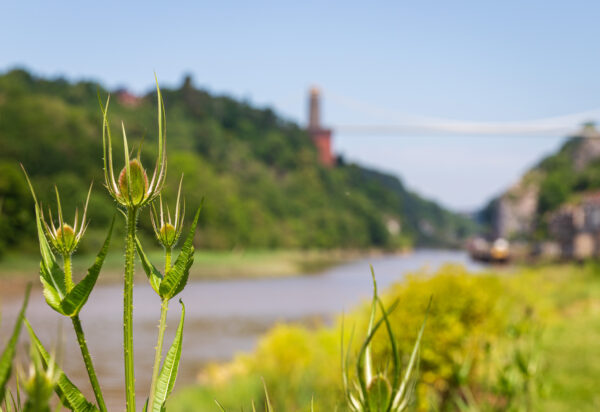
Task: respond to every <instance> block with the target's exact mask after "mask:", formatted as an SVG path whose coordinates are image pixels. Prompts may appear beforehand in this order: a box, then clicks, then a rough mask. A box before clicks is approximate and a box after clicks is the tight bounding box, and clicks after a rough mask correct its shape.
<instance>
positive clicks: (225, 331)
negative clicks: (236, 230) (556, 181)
mask: <svg viewBox="0 0 600 412" xmlns="http://www.w3.org/2000/svg"><path fill="white" fill-rule="evenodd" d="M448 262H450V263H459V264H463V265H465V266H466V267H467V268H469V269H472V270H477V269H479V268H481V266H480V265H478V264H476V263H474V262H472V261H471V260H470V259H469V258H468V256H467V255H466V254H465V253H464V252H461V251H444V250H417V251H415V252H414V253H411V254H407V255H389V256H379V257H371V258H368V259H360V260H357V261H354V262H352V263H348V264H343V265H340V266H337V267H334V268H331V269H329V270H326V271H324V272H322V273H320V274H312V275H306V276H294V277H285V278H264V279H252V280H244V279H231V280H218V281H217V280H195V281H192V282H190V283H189V284H188V286H187V287H186V289H185V291H183V292H182V293H181V296H180V297H181V298H182V299H183V301H184V303H185V305H186V320H185V329H184V344H183V355H182V360H181V367H180V371H179V377H178V380H177V385H178V386H179V387H182V386H184V385H186V384H190V383H193V382H194V381H195V380H196V377H197V374H198V372H199V371H200V370H201V368H202V366H203V365H205V364H206V363H207V362H211V361H221V360H227V359H230V358H231V357H232V356H233V355H234V354H235V353H236V352H239V351H248V350H251V349H252V348H253V346H254V345H255V344H256V341H257V339H258V338H259V336H260V335H261V334H263V333H264V332H265V331H267V330H268V329H269V328H270V327H272V326H273V325H274V324H275V323H277V322H308V321H310V322H313V321H314V320H320V321H324V322H329V321H331V320H332V319H333V317H334V316H335V315H336V314H339V313H341V312H343V311H344V310H349V309H351V308H353V307H354V306H355V305H357V304H358V303H359V302H360V301H361V300H362V299H368V298H369V296H370V293H371V291H372V285H371V275H370V271H369V263H371V264H372V265H373V267H374V269H375V274H376V276H377V281H378V284H379V287H380V288H381V289H383V288H385V287H386V286H388V285H389V284H391V283H393V282H396V281H399V280H401V279H402V278H403V276H404V275H406V274H407V273H409V272H412V271H416V270H419V269H427V270H435V269H436V268H438V267H439V266H440V265H442V264H444V263H448ZM0 297H1V298H2V320H3V322H2V336H3V338H2V339H1V341H2V342H5V341H6V338H5V336H6V335H7V334H8V333H9V330H10V329H9V324H12V322H13V321H14V318H15V316H16V313H17V312H18V309H19V305H20V303H21V299H22V296H18V294H17V295H15V294H14V293H10V294H7V293H2V291H0ZM122 305H123V303H122V286H121V285H120V284H99V285H97V286H96V288H95V289H94V291H93V292H92V295H91V296H90V298H89V301H88V303H87V304H86V306H85V307H84V309H83V311H82V312H81V319H82V323H83V327H84V330H85V333H86V337H87V340H88V344H89V348H90V351H91V353H92V356H93V357H94V363H95V365H96V368H97V372H98V375H99V380H100V382H101V385H102V387H103V388H104V391H105V396H106V397H107V404H108V405H107V406H108V409H109V410H122V409H124V395H123V390H122V388H123V360H122V345H123V341H122V339H123V338H122V326H121V325H122V315H123V312H122V310H123V309H122V307H123V306H122ZM180 313H181V312H180V306H179V304H178V303H177V300H176V299H174V300H172V301H171V305H170V310H169V316H168V321H169V329H168V331H167V337H166V342H165V346H167V348H168V346H169V345H170V342H171V340H172V337H173V334H174V331H175V329H176V327H177V322H178V321H179V316H180ZM159 314H160V300H159V299H158V297H157V296H156V294H155V293H154V291H153V290H152V289H151V288H150V286H149V285H148V284H147V283H141V282H138V284H136V286H135V290H134V346H135V356H136V358H135V367H136V372H137V374H136V384H137V389H138V391H139V402H140V403H142V400H144V399H145V398H146V396H147V390H148V389H147V388H148V387H149V381H150V374H151V369H152V362H153V357H154V347H155V344H156V334H157V331H158V329H157V325H158V318H159ZM27 317H28V319H29V320H30V322H31V324H32V326H33V328H34V330H35V331H36V332H37V334H38V336H39V337H40V338H41V339H42V341H43V342H44V343H45V344H46V345H47V347H51V346H52V345H56V344H57V342H62V343H61V345H62V350H61V351H60V352H62V354H63V355H62V358H61V359H60V364H61V365H62V366H63V368H64V370H65V372H66V373H67V376H69V377H70V378H71V380H73V381H74V382H75V383H76V384H77V385H78V386H79V387H80V388H81V389H82V390H83V391H84V392H86V393H88V394H90V398H91V399H93V396H91V389H90V388H89V384H88V383H87V375H86V373H85V368H84V367H83V362H82V361H81V356H80V353H79V347H78V345H77V343H76V340H75V335H74V333H73V332H72V327H71V325H70V324H69V323H70V322H68V321H65V319H63V318H61V316H60V315H58V314H57V313H55V312H54V311H53V310H52V309H50V308H49V307H48V306H47V305H46V302H45V301H44V298H43V296H42V294H41V290H40V289H34V290H33V292H32V296H31V301H30V304H29V308H28V310H27ZM25 334H26V333H25V332H24V335H25ZM61 335H62V336H63V338H62V339H57V336H61Z"/></svg>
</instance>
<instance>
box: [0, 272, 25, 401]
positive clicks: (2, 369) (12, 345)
mask: <svg viewBox="0 0 600 412" xmlns="http://www.w3.org/2000/svg"><path fill="white" fill-rule="evenodd" d="M30 292H31V284H28V285H27V289H26V290H25V299H24V300H23V305H22V306H21V311H20V312H19V316H18V317H17V320H16V321H15V326H14V328H13V332H12V335H11V337H10V339H9V341H8V343H7V344H6V347H5V348H4V351H3V352H2V356H0V402H2V400H3V399H4V395H5V389H6V383H7V382H8V379H9V378H10V373H11V370H12V363H13V359H14V357H15V353H16V348H17V342H18V341H19V335H20V334H21V328H22V326H23V320H24V319H25V309H27V304H28V303H29V293H30Z"/></svg>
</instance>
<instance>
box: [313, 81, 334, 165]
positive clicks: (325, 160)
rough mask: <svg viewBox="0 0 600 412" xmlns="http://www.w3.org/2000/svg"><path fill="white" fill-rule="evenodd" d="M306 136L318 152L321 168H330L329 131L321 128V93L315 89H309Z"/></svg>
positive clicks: (332, 163)
mask: <svg viewBox="0 0 600 412" xmlns="http://www.w3.org/2000/svg"><path fill="white" fill-rule="evenodd" d="M308 116H309V117H308V134H309V136H310V138H311V140H312V141H313V143H314V145H315V146H316V148H317V151H318V152H319V161H320V162H321V164H322V165H323V166H326V167H332V166H333V165H334V164H335V159H334V157H333V153H332V150H331V134H332V132H331V129H325V128H323V127H322V126H321V92H320V91H319V89H318V88H317V87H313V88H311V89H310V96H309V103H308Z"/></svg>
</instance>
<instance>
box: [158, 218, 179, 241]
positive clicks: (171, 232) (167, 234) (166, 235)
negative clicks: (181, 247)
mask: <svg viewBox="0 0 600 412" xmlns="http://www.w3.org/2000/svg"><path fill="white" fill-rule="evenodd" d="M160 238H161V239H162V241H163V242H164V243H165V244H174V243H175V239H176V238H177V231H176V230H175V226H173V225H172V224H170V223H165V225H164V226H163V227H161V228H160Z"/></svg>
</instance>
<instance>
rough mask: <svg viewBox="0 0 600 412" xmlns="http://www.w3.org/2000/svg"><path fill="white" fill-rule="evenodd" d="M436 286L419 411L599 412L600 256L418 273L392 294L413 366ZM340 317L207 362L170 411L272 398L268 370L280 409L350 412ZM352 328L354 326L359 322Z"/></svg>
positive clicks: (383, 355) (362, 320)
mask: <svg viewBox="0 0 600 412" xmlns="http://www.w3.org/2000/svg"><path fill="white" fill-rule="evenodd" d="M431 294H433V302H432V305H431V309H430V314H429V318H428V321H427V327H426V330H425V334H424V336H423V341H422V346H421V352H420V353H421V361H420V367H419V369H420V377H419V382H418V384H417V385H416V388H415V394H416V401H415V403H414V404H413V407H414V408H415V409H417V410H423V411H425V410H442V411H444V410H462V411H476V410H478V411H505V410H509V411H510V410H513V411H517V410H540V411H542V410H552V411H563V410H564V411H571V410H578V411H593V410H597V408H598V404H599V403H598V402H599V401H600V399H599V398H598V394H597V391H596V390H595V389H596V383H597V382H598V380H599V379H600V363H599V362H595V359H596V358H597V357H598V356H597V353H596V352H597V351H596V350H595V347H596V346H597V345H596V342H597V338H598V335H599V334H600V312H599V311H598V307H599V305H600V268H599V267H598V266H595V265H588V266H585V267H581V266H566V265H565V266H543V267H538V268H522V269H519V270H517V271H515V273H512V274H507V273H503V274H493V273H490V274H478V275H473V274H470V273H467V272H466V271H465V270H464V269H462V268H460V267H454V266H448V267H445V268H443V269H441V270H440V271H439V273H437V274H435V275H434V276H430V275H426V274H415V275H414V276H411V277H410V278H409V279H408V280H407V281H406V282H403V283H400V284H397V285H394V286H393V287H391V288H390V289H389V290H387V291H386V292H385V293H384V294H383V296H382V298H383V302H385V304H386V306H387V305H389V304H390V302H394V301H395V300H396V299H398V301H399V302H400V304H399V305H398V307H397V308H396V309H395V310H394V311H393V312H392V313H391V314H390V322H391V325H392V329H393V333H394V335H395V336H396V338H397V344H398V348H399V350H400V353H401V354H402V356H401V359H402V362H403V365H404V366H405V367H406V365H407V363H408V360H409V357H410V354H411V350H412V342H414V341H415V338H416V337H417V334H418V332H419V328H420V326H421V322H422V320H423V316H424V315H425V312H426V308H427V302H428V300H429V296H430V295H431ZM369 313H370V308H369V306H368V305H366V304H365V305H363V306H361V307H359V308H358V309H357V310H355V311H353V312H352V313H351V314H349V315H347V316H346V317H345V320H344V324H345V325H346V327H345V332H344V334H345V340H346V342H348V339H349V337H350V334H351V333H350V330H349V329H352V327H354V330H355V331H362V333H357V332H355V335H356V336H354V339H353V342H354V343H353V344H352V347H351V350H350V353H351V354H353V355H356V354H358V351H359V349H360V344H361V343H362V339H363V338H364V331H365V330H366V327H367V325H368V322H369ZM341 322H342V321H341V320H338V321H337V322H336V324H335V326H333V327H322V328H317V329H311V328H307V327H303V326H299V325H279V326H276V327H275V328H274V329H273V330H272V331H271V332H270V333H268V334H267V335H265V336H264V337H263V338H262V339H261V340H260V342H259V343H258V346H257V348H256V349H255V350H254V351H253V352H252V353H249V354H240V355H237V356H236V357H235V359H234V360H233V361H231V362H229V363H226V364H221V365H217V364H215V365H212V366H210V367H208V368H206V369H205V370H204V371H202V374H201V375H200V377H199V379H200V383H199V384H198V385H197V386H192V387H189V388H186V389H183V390H181V391H180V392H178V393H177V394H176V396H175V397H174V399H173V401H172V403H171V410H172V411H196V410H212V409H211V408H213V409H214V407H212V405H213V400H214V399H217V400H218V401H219V402H220V403H222V404H223V405H224V406H225V407H227V408H228V410H239V409H240V407H244V408H245V407H247V400H248V399H254V400H255V402H257V404H262V403H263V401H264V394H263V390H262V384H261V377H263V378H264V379H265V382H266V385H267V387H268V388H269V395H270V400H271V403H272V404H273V407H274V409H275V410H285V411H308V410H310V405H311V400H312V399H314V405H315V410H317V411H319V410H323V411H329V410H332V411H333V410H336V409H335V408H336V407H338V409H337V410H338V411H344V410H346V409H344V406H343V405H344V396H345V395H344V391H343V386H342V385H341V384H340V381H339V379H340V373H341V366H340V365H341V362H340V355H341V354H340V336H341ZM349 326H350V327H349ZM390 350H391V347H390V344H389V340H388V339H387V337H386V332H385V331H384V330H382V331H380V332H378V333H377V334H376V335H375V341H374V349H373V358H374V362H375V365H379V367H381V368H387V369H388V370H390V368H391V365H390V362H391V352H390Z"/></svg>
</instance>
